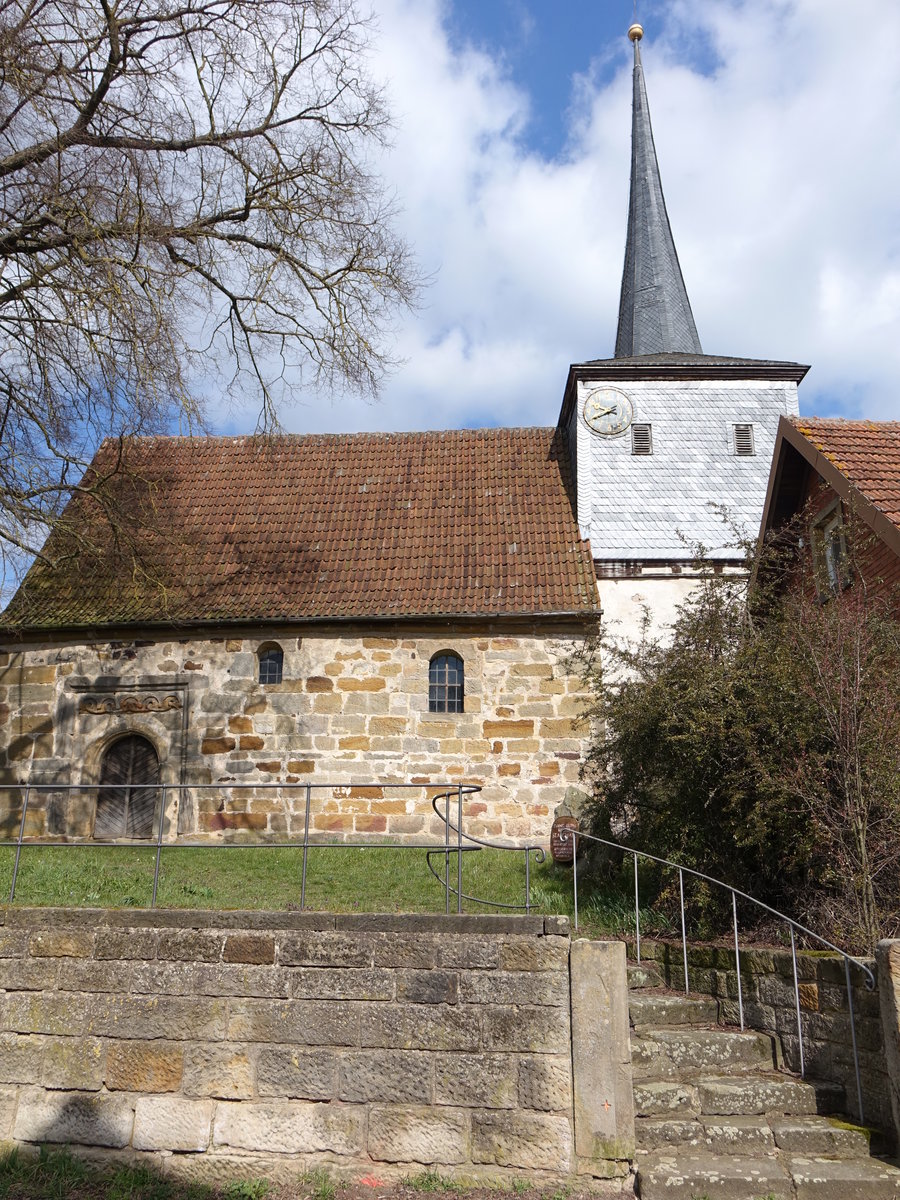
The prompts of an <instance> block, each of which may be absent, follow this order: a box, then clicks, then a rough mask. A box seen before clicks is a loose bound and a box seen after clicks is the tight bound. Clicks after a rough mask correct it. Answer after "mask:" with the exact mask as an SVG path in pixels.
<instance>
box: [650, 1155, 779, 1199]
mask: <svg viewBox="0 0 900 1200" xmlns="http://www.w3.org/2000/svg"><path fill="white" fill-rule="evenodd" d="M637 1184H638V1194H639V1195H640V1197H641V1200H658V1198H659V1197H665V1200H697V1198H698V1197H701V1196H706V1197H709V1200H757V1198H758V1197H763V1196H764V1197H766V1200H769V1198H770V1197H771V1198H772V1200H793V1197H794V1188H793V1183H792V1181H791V1177H790V1175H789V1174H788V1172H787V1170H786V1168H785V1167H784V1166H782V1164H781V1163H780V1162H779V1161H778V1159H777V1158H776V1157H775V1156H774V1155H766V1154H756V1155H741V1154H725V1155H713V1154H694V1153H687V1154H685V1153H681V1152H677V1153H672V1152H671V1151H663V1152H662V1153H660V1154H653V1155H647V1156H644V1155H641V1156H639V1159H638V1172H637Z"/></svg>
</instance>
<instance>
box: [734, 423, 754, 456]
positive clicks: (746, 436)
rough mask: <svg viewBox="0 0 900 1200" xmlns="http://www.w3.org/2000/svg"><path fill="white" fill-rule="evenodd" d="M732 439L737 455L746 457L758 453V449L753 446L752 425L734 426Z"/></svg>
mask: <svg viewBox="0 0 900 1200" xmlns="http://www.w3.org/2000/svg"><path fill="white" fill-rule="evenodd" d="M732 438H733V445H734V452H735V454H738V455H745V454H755V453H756V448H755V446H754V445H753V426H752V425H733V426H732Z"/></svg>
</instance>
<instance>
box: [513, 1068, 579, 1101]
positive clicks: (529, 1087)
mask: <svg viewBox="0 0 900 1200" xmlns="http://www.w3.org/2000/svg"><path fill="white" fill-rule="evenodd" d="M518 1099H519V1105H520V1107H522V1108H534V1109H538V1110H540V1111H541V1112H568V1111H569V1109H570V1108H571V1105H572V1072H571V1067H570V1065H569V1059H568V1056H566V1057H563V1056H562V1055H560V1056H559V1057H553V1056H552V1055H549V1054H538V1055H534V1056H533V1057H528V1058H523V1059H521V1060H520V1062H519V1077H518Z"/></svg>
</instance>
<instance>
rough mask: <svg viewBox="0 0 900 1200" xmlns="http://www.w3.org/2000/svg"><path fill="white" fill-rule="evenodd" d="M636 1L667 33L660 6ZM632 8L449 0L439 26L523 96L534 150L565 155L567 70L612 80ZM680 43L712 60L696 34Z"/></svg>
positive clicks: (699, 65) (623, 53) (624, 56)
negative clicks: (498, 68) (491, 61)
mask: <svg viewBox="0 0 900 1200" xmlns="http://www.w3.org/2000/svg"><path fill="white" fill-rule="evenodd" d="M636 7H637V19H638V20H639V21H645V22H647V24H648V28H652V29H653V31H654V33H655V35H656V36H660V35H662V34H664V33H665V31H666V28H667V14H666V6H665V5H664V4H659V3H655V4H649V3H646V2H645V3H641V4H639V5H637V6H636ZM634 11H635V5H634V4H633V3H632V0H593V2H590V0H567V2H566V3H558V4H554V3H552V2H551V0H453V3H452V4H450V5H449V6H448V10H447V14H446V17H445V27H446V29H447V32H448V34H449V38H450V44H451V46H453V47H454V48H455V49H456V50H457V51H459V50H462V49H464V48H465V46H466V45H474V46H477V47H478V48H480V49H482V50H484V51H485V52H486V53H487V54H489V55H490V56H491V57H493V58H495V59H496V60H497V62H499V63H501V64H502V66H503V68H504V69H505V71H506V72H507V73H508V75H509V78H510V79H511V80H512V81H513V82H514V83H515V84H516V85H517V86H518V87H520V88H521V89H522V90H523V91H525V92H526V93H527V94H528V96H529V97H530V100H531V106H530V111H529V119H528V123H527V125H526V127H525V129H524V130H523V133H522V140H523V142H524V143H525V144H526V145H527V146H528V147H529V149H530V150H532V151H534V152H535V153H537V154H540V155H542V156H544V157H546V158H554V157H557V156H559V155H561V154H564V153H565V149H566V143H567V141H568V139H569V123H568V120H567V114H568V113H569V110H570V108H571V105H572V81H573V76H575V75H588V74H590V75H591V77H592V79H593V80H594V82H595V83H598V84H606V83H608V82H609V81H610V80H611V79H612V77H613V75H614V74H615V71H616V69H617V68H620V67H621V64H622V61H623V60H626V61H627V60H629V59H630V56H631V54H630V46H629V44H628V42H627V41H626V40H625V38H624V37H623V34H624V33H625V31H626V30H627V29H628V26H629V25H630V24H631V22H632V18H633V14H634ZM683 49H684V53H685V58H686V60H688V61H690V62H691V63H692V65H693V66H694V68H695V69H697V70H698V71H702V72H709V71H710V70H711V69H712V67H713V66H714V61H715V60H714V56H713V55H712V54H711V53H710V46H709V43H708V41H707V40H706V39H704V38H702V37H697V38H696V39H695V40H693V41H692V42H689V43H688V44H685V45H684V47H683Z"/></svg>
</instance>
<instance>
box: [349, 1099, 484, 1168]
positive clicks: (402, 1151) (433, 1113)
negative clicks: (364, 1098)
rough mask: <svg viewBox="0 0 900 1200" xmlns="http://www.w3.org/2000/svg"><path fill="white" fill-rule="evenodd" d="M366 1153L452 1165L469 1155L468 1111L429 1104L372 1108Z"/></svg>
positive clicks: (384, 1159)
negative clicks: (422, 1106)
mask: <svg viewBox="0 0 900 1200" xmlns="http://www.w3.org/2000/svg"><path fill="white" fill-rule="evenodd" d="M367 1149H368V1152H369V1156H370V1157H371V1158H374V1159H376V1160H377V1161H379V1162H402V1163H421V1164H422V1165H423V1166H428V1165H431V1164H441V1165H452V1164H454V1163H461V1162H466V1161H467V1159H468V1158H469V1119H468V1114H467V1113H465V1112H463V1111H459V1110H455V1109H443V1110H435V1109H432V1108H399V1107H393V1106H392V1107H390V1108H373V1109H371V1110H370V1112H369V1137H368V1144H367Z"/></svg>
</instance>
